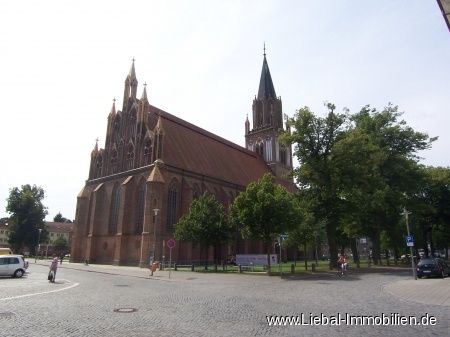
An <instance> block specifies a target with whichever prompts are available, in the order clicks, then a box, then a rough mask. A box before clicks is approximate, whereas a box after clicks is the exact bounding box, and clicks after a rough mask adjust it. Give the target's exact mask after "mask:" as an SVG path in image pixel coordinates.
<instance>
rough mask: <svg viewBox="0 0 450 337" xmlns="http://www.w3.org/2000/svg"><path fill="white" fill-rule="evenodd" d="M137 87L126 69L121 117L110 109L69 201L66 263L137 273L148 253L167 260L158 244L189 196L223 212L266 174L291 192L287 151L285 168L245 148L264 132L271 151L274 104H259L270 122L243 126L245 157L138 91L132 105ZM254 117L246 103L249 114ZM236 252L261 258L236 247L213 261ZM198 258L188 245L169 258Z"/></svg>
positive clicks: (256, 248)
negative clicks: (134, 268) (206, 198)
mask: <svg viewBox="0 0 450 337" xmlns="http://www.w3.org/2000/svg"><path fill="white" fill-rule="evenodd" d="M264 64H265V65H264ZM264 64H263V73H262V74H261V77H262V80H263V77H264V76H267V73H264V71H265V69H264V67H265V66H267V62H266V58H265V56H264ZM267 72H268V67H267ZM268 75H269V77H270V73H269V74H268ZM265 80H266V79H265ZM270 83H271V78H270ZM270 83H269V84H270ZM137 84H138V82H137V79H136V74H135V67H134V61H133V65H132V67H131V70H130V73H129V75H128V76H127V77H126V80H125V90H124V102H123V107H122V111H117V112H116V106H115V102H114V103H113V107H112V109H111V112H110V114H109V116H108V126H107V134H106V140H105V146H104V148H99V147H98V143H96V144H95V147H94V149H93V151H92V153H91V164H90V169H89V178H88V180H87V181H86V184H85V186H84V187H83V189H82V190H81V192H80V193H79V195H78V197H77V209H76V218H75V224H76V225H75V228H74V235H73V242H72V251H71V259H72V261H75V262H80V261H84V260H85V259H89V261H91V262H95V263H107V264H117V265H122V264H123V265H141V266H145V265H147V264H148V262H149V260H150V257H151V256H152V255H153V247H155V249H154V255H155V260H157V261H162V260H164V259H166V260H167V259H168V255H169V250H168V248H167V247H166V245H165V242H167V240H168V239H170V238H173V231H174V228H173V227H174V224H175V223H176V221H177V220H178V219H179V218H180V217H181V215H182V214H184V213H186V212H187V211H188V209H189V206H190V204H191V202H192V200H193V199H194V198H195V197H196V196H199V195H201V194H203V193H204V192H208V193H211V194H213V195H215V197H216V198H217V199H218V200H219V201H221V202H222V203H223V204H224V205H225V206H228V205H229V204H231V202H232V200H233V199H234V198H235V197H236V196H237V195H238V194H239V192H240V191H242V190H244V189H245V187H246V186H247V184H249V183H250V182H252V181H255V180H257V179H259V178H260V177H261V176H262V175H263V174H265V173H266V172H272V173H273V174H275V176H276V177H277V179H278V181H279V183H282V184H283V185H285V186H288V187H289V188H293V184H292V181H290V180H289V179H288V178H287V177H286V173H287V172H288V171H289V170H290V169H291V159H290V149H289V152H288V153H289V154H288V156H289V159H288V161H287V162H285V163H281V162H280V161H279V158H278V157H277V155H276V154H275V152H273V153H274V154H273V156H271V157H266V156H264V155H262V156H261V155H260V154H258V153H256V152H255V148H254V146H253V144H254V139H256V138H253V137H260V136H262V132H264V137H262V138H264V140H265V139H266V138H267V137H272V139H273V142H272V143H271V145H270V146H272V148H271V150H272V151H275V150H276V149H277V147H276V146H278V145H277V140H276V137H277V135H278V134H279V132H280V131H281V130H282V129H283V126H282V118H281V100H279V99H277V98H276V97H275V98H274V97H269V98H263V99H260V102H262V105H264V104H266V105H271V104H272V105H273V102H275V105H276V106H277V108H276V111H277V116H276V118H272V117H270V118H269V117H268V118H267V123H264V125H261V127H260V126H255V127H254V129H253V130H252V131H249V122H248V120H247V121H246V125H245V128H246V143H247V149H246V148H243V147H241V146H238V145H236V144H234V143H231V142H229V141H227V140H225V139H223V138H220V137H218V136H216V135H214V134H212V133H210V132H208V131H206V130H203V129H201V128H199V127H197V126H195V125H192V124H190V123H188V122H186V121H184V120H182V119H180V118H178V117H175V116H173V115H171V114H169V113H167V112H165V111H163V110H160V109H158V108H156V107H154V106H152V105H150V104H149V102H148V99H147V92H146V88H145V87H144V90H143V94H142V97H141V99H137V98H136V92H137ZM260 88H261V85H260ZM272 88H273V84H272ZM260 90H261V89H260ZM273 92H274V90H273ZM258 96H259V95H258ZM256 104H259V103H258V102H256ZM258 111H259V110H257V109H256V110H255V103H254V109H253V113H254V114H255V113H259V112H258ZM263 129H264V130H263ZM267 135H269V136H267ZM277 158H278V159H277ZM269 159H270V160H269ZM156 209H157V210H158V213H157V215H156V216H155V210H156ZM237 252H238V253H262V252H263V246H262V244H261V243H259V242H247V241H243V240H237V241H236V242H233V243H231V244H229V245H226V246H224V247H222V250H221V255H222V257H223V258H225V257H226V256H227V255H230V254H235V253H237ZM206 256H208V258H209V259H212V257H213V252H212V248H211V249H210V250H209V252H201V251H200V249H199V248H197V247H193V246H192V244H190V243H179V242H177V245H176V247H175V248H174V250H173V251H172V260H173V261H176V262H178V263H191V262H192V261H200V260H202V259H205V257H206Z"/></svg>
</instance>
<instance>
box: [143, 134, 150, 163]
mask: <svg viewBox="0 0 450 337" xmlns="http://www.w3.org/2000/svg"><path fill="white" fill-rule="evenodd" d="M151 160H152V141H151V139H149V138H147V139H146V140H145V143H144V164H145V165H148V164H150V163H151Z"/></svg>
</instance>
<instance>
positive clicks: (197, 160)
mask: <svg viewBox="0 0 450 337" xmlns="http://www.w3.org/2000/svg"><path fill="white" fill-rule="evenodd" d="M150 118H151V120H150V123H151V124H152V125H153V126H154V125H156V123H157V121H158V120H159V123H163V124H164V139H163V151H162V158H161V159H162V160H163V162H164V163H165V165H167V166H172V167H176V168H179V169H182V170H186V171H190V172H195V173H197V174H201V175H204V176H207V177H212V178H216V179H220V180H223V181H226V182H229V183H232V184H236V185H240V186H247V185H248V184H249V183H250V182H252V181H256V180H258V179H259V178H261V177H262V176H263V175H264V174H265V173H267V172H271V170H270V168H269V167H268V166H267V164H266V163H265V162H264V161H263V160H262V159H261V158H260V157H259V156H258V155H257V154H256V153H255V152H252V151H249V150H247V149H245V148H243V147H241V146H239V145H237V144H234V143H232V142H230V141H228V140H226V139H224V138H221V137H219V136H217V135H215V134H213V133H211V132H208V131H206V130H204V129H202V128H199V127H198V126H195V125H193V124H191V123H188V122H186V121H184V120H182V119H180V118H178V117H175V116H174V115H171V114H169V113H167V112H165V111H163V110H160V109H158V108H156V107H153V106H151V107H150Z"/></svg>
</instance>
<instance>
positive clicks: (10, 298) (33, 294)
mask: <svg viewBox="0 0 450 337" xmlns="http://www.w3.org/2000/svg"><path fill="white" fill-rule="evenodd" d="M61 280H62V281H67V282H70V281H68V280H64V279H61ZM79 284H80V283H74V284H71V285H70V286H68V287H65V288H61V289H55V290H49V291H42V292H39V293H32V294H25V295H18V296H11V297H5V298H0V301H7V300H12V299H16V298H23V297H31V296H37V295H44V294H50V293H57V292H59V291H63V290H69V289H71V288H75V287H77V286H78V285H79Z"/></svg>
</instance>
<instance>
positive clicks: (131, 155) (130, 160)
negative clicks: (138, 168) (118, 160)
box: [127, 143, 134, 170]
mask: <svg viewBox="0 0 450 337" xmlns="http://www.w3.org/2000/svg"><path fill="white" fill-rule="evenodd" d="M133 163H134V146H133V144H131V143H129V144H128V150H127V169H128V170H131V169H132V168H133Z"/></svg>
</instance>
